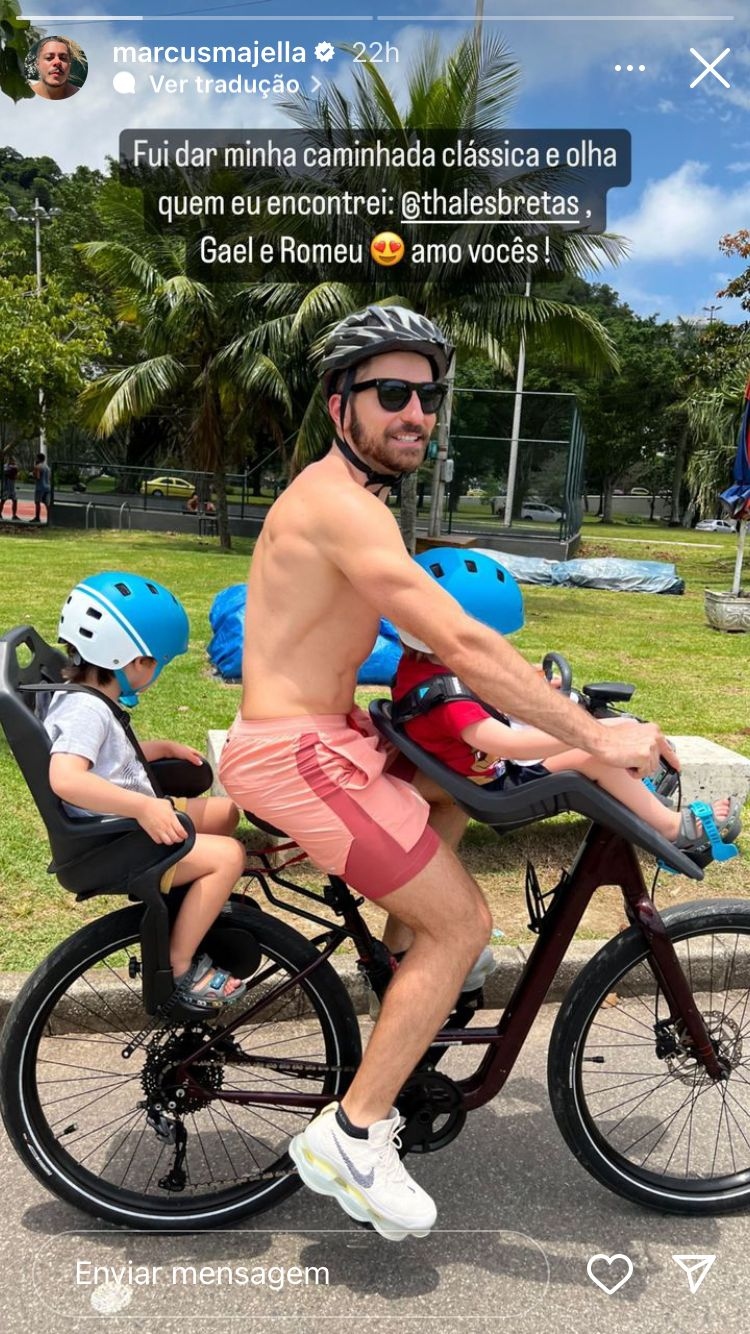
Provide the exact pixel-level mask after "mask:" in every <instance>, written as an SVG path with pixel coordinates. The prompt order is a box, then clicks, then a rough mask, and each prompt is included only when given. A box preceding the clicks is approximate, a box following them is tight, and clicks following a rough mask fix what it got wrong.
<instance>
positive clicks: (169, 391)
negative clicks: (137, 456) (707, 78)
mask: <svg viewBox="0 0 750 1334" xmlns="http://www.w3.org/2000/svg"><path fill="white" fill-rule="evenodd" d="M184 379H185V368H184V366H183V365H182V364H181V362H179V361H178V360H177V359H176V358H175V357H172V356H162V357H152V358H150V359H149V360H148V361H139V362H136V363H135V365H133V366H126V367H124V369H123V370H120V371H114V372H111V373H110V374H108V375H102V376H100V377H99V379H98V380H93V381H92V382H91V384H89V385H87V386H86V388H85V389H84V390H83V392H82V394H81V396H80V399H79V404H80V407H79V416H80V418H81V421H82V422H83V424H84V425H85V426H88V427H89V429H90V430H93V431H95V432H96V434H97V435H103V436H104V435H110V434H111V432H112V431H114V430H115V428H116V427H117V426H120V425H124V424H125V423H127V422H128V421H131V420H132V419H133V418H137V417H145V416H146V415H147V414H148V413H149V412H152V411H153V410H154V408H156V407H157V406H158V405H159V404H162V403H164V402H166V401H167V400H168V399H169V398H170V396H171V395H173V394H176V393H177V392H178V390H179V389H180V388H181V386H182V385H183V382H184Z"/></svg>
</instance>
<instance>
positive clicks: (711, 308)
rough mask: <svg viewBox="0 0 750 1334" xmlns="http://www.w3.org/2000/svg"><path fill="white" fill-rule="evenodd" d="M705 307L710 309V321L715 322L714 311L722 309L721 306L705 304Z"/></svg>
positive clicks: (710, 322)
mask: <svg viewBox="0 0 750 1334" xmlns="http://www.w3.org/2000/svg"><path fill="white" fill-rule="evenodd" d="M703 309H704V310H707V311H708V323H709V325H711V324H713V322H714V311H715V310H721V306H704V307H703Z"/></svg>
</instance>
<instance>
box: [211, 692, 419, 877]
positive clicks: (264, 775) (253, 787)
mask: <svg viewBox="0 0 750 1334" xmlns="http://www.w3.org/2000/svg"><path fill="white" fill-rule="evenodd" d="M397 772H398V773H400V774H401V775H402V776H401V777H397V776H396V773H397ZM413 774H414V766H413V765H411V764H409V763H408V761H404V760H403V757H402V756H401V755H400V752H399V751H397V750H396V749H395V748H394V747H393V746H391V745H390V744H389V743H388V742H387V741H386V740H385V739H384V738H383V737H381V736H380V734H379V733H378V732H377V731H376V729H375V728H374V727H373V724H372V722H371V721H370V716H369V714H367V713H365V712H364V711H363V710H362V709H359V708H355V709H353V710H352V712H351V713H348V714H346V715H344V714H319V715H316V716H311V715H303V716H298V717H294V718H252V719H243V718H237V719H236V720H235V722H234V723H233V725H232V727H231V729H230V732H229V735H228V737H227V740H226V743H225V745H224V749H223V751H222V755H221V761H220V763H219V778H220V780H221V782H222V783H223V785H224V787H225V789H226V791H227V792H228V793H229V796H230V797H231V798H232V801H234V802H236V803H237V805H238V806H239V807H241V809H242V810H246V811H251V812H253V813H254V814H256V815H259V816H260V817H261V819H263V820H267V821H268V823H269V824H273V825H276V826H277V827H278V828H279V829H283V830H284V833H286V834H288V835H289V837H290V838H292V839H294V841H295V842H296V843H298V844H299V846H300V847H301V848H303V849H304V851H305V852H306V853H307V855H308V856H309V857H310V859H311V861H313V862H315V864H316V865H317V866H319V867H320V868H321V870H323V871H326V872H327V873H328V874H329V875H339V876H341V877H342V878H343V879H344V880H346V882H347V884H349V885H351V886H352V888H353V889H356V890H357V891H358V892H359V893H360V894H364V895H365V897H366V898H368V899H380V898H383V897H384V896H385V895H386V894H390V893H392V891H393V890H394V889H400V887H401V886H402V885H405V884H407V882H408V881H409V880H412V879H413V878H414V876H415V875H418V874H419V872H420V871H421V870H422V868H423V867H424V866H426V865H427V863H428V862H430V861H431V860H432V858H433V857H434V855H435V853H436V851H437V849H438V847H439V843H440V840H439V838H438V836H437V834H436V833H435V831H434V829H432V828H430V826H429V825H428V824H427V818H428V816H429V813H430V808H429V806H428V804H427V802H426V801H425V799H424V798H423V797H422V796H420V794H419V793H418V792H417V790H416V788H415V787H413V786H412V784H411V783H410V782H409V781H408V779H409V778H410V777H412V776H413Z"/></svg>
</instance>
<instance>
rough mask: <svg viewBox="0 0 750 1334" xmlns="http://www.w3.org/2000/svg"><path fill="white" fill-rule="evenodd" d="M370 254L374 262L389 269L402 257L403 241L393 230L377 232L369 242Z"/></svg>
mask: <svg viewBox="0 0 750 1334" xmlns="http://www.w3.org/2000/svg"><path fill="white" fill-rule="evenodd" d="M370 254H371V256H372V258H373V259H374V260H375V263H376V264H381V265H382V266H383V268H385V269H390V268H392V267H393V265H394V264H398V263H399V262H400V261H401V260H402V259H403V258H404V243H403V241H402V240H401V237H400V236H397V235H396V233H395V232H378V235H377V236H374V237H373V238H372V241H371V242H370Z"/></svg>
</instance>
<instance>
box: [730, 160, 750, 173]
mask: <svg viewBox="0 0 750 1334" xmlns="http://www.w3.org/2000/svg"><path fill="white" fill-rule="evenodd" d="M727 170H728V171H736V172H743V171H750V162H728V163H727Z"/></svg>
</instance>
